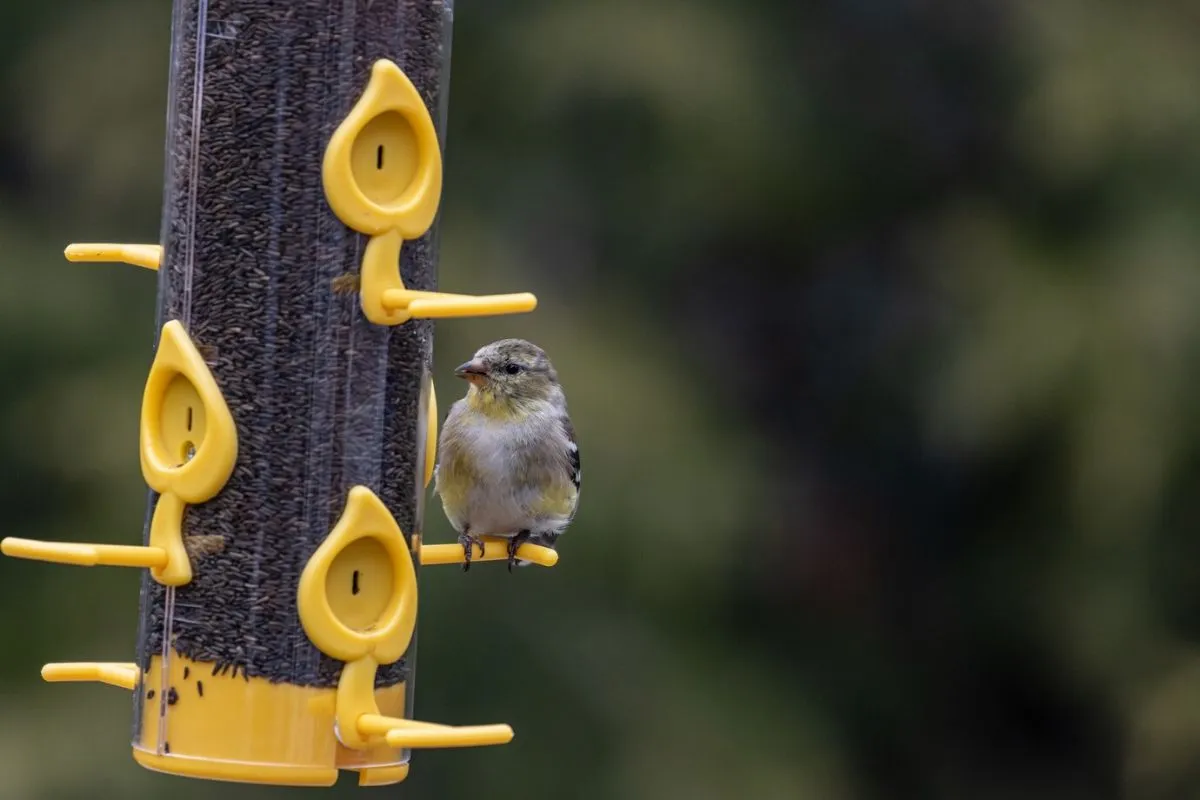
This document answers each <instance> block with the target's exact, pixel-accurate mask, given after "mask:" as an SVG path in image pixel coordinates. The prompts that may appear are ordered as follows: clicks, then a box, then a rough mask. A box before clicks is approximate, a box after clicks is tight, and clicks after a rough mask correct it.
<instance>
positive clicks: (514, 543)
mask: <svg viewBox="0 0 1200 800" xmlns="http://www.w3.org/2000/svg"><path fill="white" fill-rule="evenodd" d="M529 536H530V534H529V531H521V532H520V533H518V534H517V535H516V536H514V537H512V538H511V539H509V540H508V571H509V572H512V571H513V564H515V563H517V550H519V549H520V548H521V545H523V544H525V543H526V542H527V541H529Z"/></svg>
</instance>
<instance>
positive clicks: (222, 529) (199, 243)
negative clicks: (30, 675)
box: [2, 0, 557, 785]
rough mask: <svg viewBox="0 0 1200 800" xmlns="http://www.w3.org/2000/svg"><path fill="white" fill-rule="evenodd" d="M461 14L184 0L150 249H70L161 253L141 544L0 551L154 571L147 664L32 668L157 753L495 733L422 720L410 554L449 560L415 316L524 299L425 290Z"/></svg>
mask: <svg viewBox="0 0 1200 800" xmlns="http://www.w3.org/2000/svg"><path fill="white" fill-rule="evenodd" d="M452 16H453V8H452V3H451V0H174V6H173V21H172V45H171V67H170V90H169V112H168V126H167V145H166V180H165V184H166V185H165V191H164V202H163V217H162V227H161V242H160V244H158V245H149V244H105V243H102V244H73V245H71V246H69V247H68V248H67V250H66V256H67V258H68V260H71V261H114V262H123V263H127V264H133V265H136V266H140V267H143V268H145V269H147V270H151V271H154V272H156V273H157V277H158V308H157V321H156V334H157V335H156V340H155V347H154V355H153V359H152V363H151V366H150V370H149V375H148V377H147V380H146V384H145V390H144V394H143V400H142V410H141V425H140V440H139V446H138V449H139V453H140V460H141V468H142V473H143V476H144V478H145V480H146V482H147V484H148V486H149V489H150V495H149V503H148V509H147V519H146V526H145V531H144V536H143V541H142V544H141V545H132V544H130V545H112V544H82V543H65V542H37V541H31V540H26V539H13V538H10V539H5V540H4V542H3V545H2V549H3V552H4V553H6V554H7V555H10V556H15V557H22V558H32V559H38V560H43V561H54V562H59V563H66V564H78V565H96V564H107V565H114V566H128V567H139V568H142V569H145V570H146V572H145V574H144V576H143V581H142V589H141V604H140V608H141V623H140V628H139V636H138V652H137V660H136V661H134V662H129V663H124V662H122V663H108V662H87V663H63V664H48V665H47V666H46V667H45V668H44V669H43V673H42V674H43V677H44V678H45V679H46V680H49V681H98V682H102V683H108V684H111V685H115V686H120V687H124V688H126V689H129V690H131V691H132V692H133V697H134V725H133V753H134V757H135V759H136V760H137V761H138V762H139V763H140V764H142V765H143V766H145V767H147V768H150V769H153V770H157V771H161V772H167V773H172V774H176V775H185V776H191V777H199V778H209V779H217V780H228V781H243V782H257V783H270V784H284V785H330V784H332V783H334V782H335V781H336V779H337V776H338V772H339V770H353V771H356V772H358V774H359V782H360V784H363V785H382V784H389V783H396V782H398V781H401V780H403V779H404V778H405V777H406V775H407V773H408V763H409V754H410V751H411V750H412V749H413V748H424V747H463V746H475V745H494V744H502V743H504V742H507V741H508V740H509V739H511V737H512V735H513V734H512V730H511V729H510V728H508V726H506V725H470V726H453V725H446V724H435V723H429V722H420V721H416V720H414V719H413V718H412V707H413V704H412V686H413V683H412V677H413V671H414V668H415V663H414V650H415V648H414V647H413V641H414V638H415V631H416V624H417V595H418V592H417V588H418V571H419V567H420V565H421V564H422V563H425V564H431V563H432V564H448V563H459V562H460V561H461V559H462V550H461V548H460V547H459V546H458V545H453V544H447V545H428V544H422V542H421V529H422V518H423V510H424V501H423V498H424V495H425V491H426V489H427V486H428V484H429V480H430V477H431V474H432V469H433V458H434V453H435V449H436V448H435V443H436V439H437V420H438V412H437V403H436V398H435V393H434V390H433V385H432V383H431V380H430V360H431V354H432V323H431V320H432V319H436V318H448V317H465V316H485V315H494V314H511V313H521V312H527V311H530V310H532V309H533V308H534V306H535V304H536V300H535V298H534V297H533V295H530V294H525V293H521V294H511V295H492V296H473V295H467V294H450V293H444V292H439V291H438V290H437V280H436V273H437V269H436V267H437V253H438V248H437V235H436V225H435V222H436V218H437V214H438V209H439V204H440V199H441V191H442V154H443V153H442V151H443V145H442V136H441V132H442V130H443V125H444V119H445V110H446V91H447V77H448V75H449V52H450V31H451V23H452ZM487 551H488V552H487V554H486V555H485V556H484V560H499V559H502V558H504V557H505V552H504V546H503V544H502V543H500V542H490V543H489V544H488V546H487ZM520 556H521V558H523V559H524V560H527V561H532V562H534V563H538V564H542V565H545V566H552V565H553V564H554V563H555V562H556V560H557V555H556V554H555V553H554V552H553V551H552V550H548V549H546V548H541V547H538V546H535V545H530V544H526V545H523V546H522V548H521V550H520Z"/></svg>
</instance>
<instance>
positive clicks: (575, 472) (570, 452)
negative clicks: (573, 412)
mask: <svg viewBox="0 0 1200 800" xmlns="http://www.w3.org/2000/svg"><path fill="white" fill-rule="evenodd" d="M562 426H563V432H564V433H566V435H567V464H568V465H569V469H570V471H571V483H573V484H574V485H575V491H576V492H578V491H579V487H580V485H581V484H582V483H583V467H582V462H581V461H580V460H579V442H578V441H576V439H575V426H574V425H572V424H571V418H570V417H563V418H562Z"/></svg>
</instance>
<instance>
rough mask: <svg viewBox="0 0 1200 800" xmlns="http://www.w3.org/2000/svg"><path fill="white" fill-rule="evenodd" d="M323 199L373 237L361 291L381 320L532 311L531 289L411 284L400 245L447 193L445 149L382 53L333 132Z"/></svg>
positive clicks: (366, 308)
mask: <svg viewBox="0 0 1200 800" xmlns="http://www.w3.org/2000/svg"><path fill="white" fill-rule="evenodd" d="M321 180H322V182H323V184H324V187H325V198H326V200H327V201H328V203H329V207H330V208H331V209H332V210H333V213H334V214H335V215H336V216H337V218H338V219H340V220H341V221H342V223H343V224H344V225H346V226H347V227H348V228H351V229H353V230H356V231H358V232H359V233H363V234H366V235H368V236H370V237H371V239H370V241H368V242H367V246H366V248H365V249H364V252H363V260H362V265H361V269H360V271H361V275H360V280H359V285H360V288H359V297H360V302H361V303H362V309H363V314H364V315H365V316H366V317H367V319H368V320H370V321H371V322H373V323H374V324H376V325H400V324H402V323H405V322H407V321H409V320H410V319H433V318H441V317H482V316H491V315H494V314H516V313H523V312H527V311H532V310H533V309H534V308H535V307H536V306H537V298H535V297H534V296H533V295H531V294H527V293H525V294H513V295H491V296H479V297H476V296H471V295H456V294H447V293H442V292H417V291H410V290H409V289H408V288H406V287H405V285H404V280H403V278H402V277H401V276H400V248H401V247H402V246H403V243H404V242H405V241H406V240H408V241H411V240H413V239H418V238H420V237H421V236H424V235H425V233H426V232H427V231H428V230H429V228H430V226H431V225H433V220H434V218H435V217H436V216H437V211H438V206H439V204H440V202H441V194H442V151H441V146H440V144H439V143H438V138H437V131H436V130H435V129H434V126H433V119H432V118H431V117H430V115H429V109H427V108H426V107H425V101H424V100H422V99H421V95H420V93H419V92H418V91H417V89H416V87H415V86H413V84H412V81H410V80H409V79H408V76H407V75H405V74H404V72H403V70H401V69H400V68H399V67H398V66H396V64H395V63H393V62H391V61H389V60H387V59H380V60H378V61H376V62H375V63H374V65H372V67H371V77H370V79H369V80H368V81H367V86H366V88H365V89H364V90H363V93H362V96H361V97H360V98H359V99H358V102H357V103H355V104H354V107H353V108H351V109H350V113H349V114H347V115H346V118H345V119H344V120H343V121H342V123H341V124H340V125H339V126H338V127H337V129H336V130H335V131H334V132H333V135H332V136H331V137H330V139H329V144H328V145H327V146H326V148H325V156H324V160H323V161H322V164H321Z"/></svg>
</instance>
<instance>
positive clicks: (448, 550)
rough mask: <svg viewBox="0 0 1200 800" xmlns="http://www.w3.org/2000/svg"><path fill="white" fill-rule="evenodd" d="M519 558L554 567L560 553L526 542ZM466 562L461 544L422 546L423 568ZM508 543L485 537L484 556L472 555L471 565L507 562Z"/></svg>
mask: <svg viewBox="0 0 1200 800" xmlns="http://www.w3.org/2000/svg"><path fill="white" fill-rule="evenodd" d="M517 558H519V559H521V560H522V561H528V562H529V563H531V564H537V565H539V566H542V567H553V566H554V565H555V564H557V563H558V553H557V552H556V551H554V550H551V549H550V548H549V547H542V546H541V545H539V544H530V543H529V542H526V543H525V544H523V545H521V546H520V547H518V548H517ZM465 560H466V558H465V557H464V554H463V548H462V545H460V544H422V545H421V566H423V567H426V566H431V565H433V564H461V563H463V562H464V561H465ZM507 560H508V542H507V541H505V540H504V539H497V538H493V537H490V536H485V537H484V539H483V555H482V556H479V555H475V554H474V553H472V554H471V563H475V562H477V561H507Z"/></svg>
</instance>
